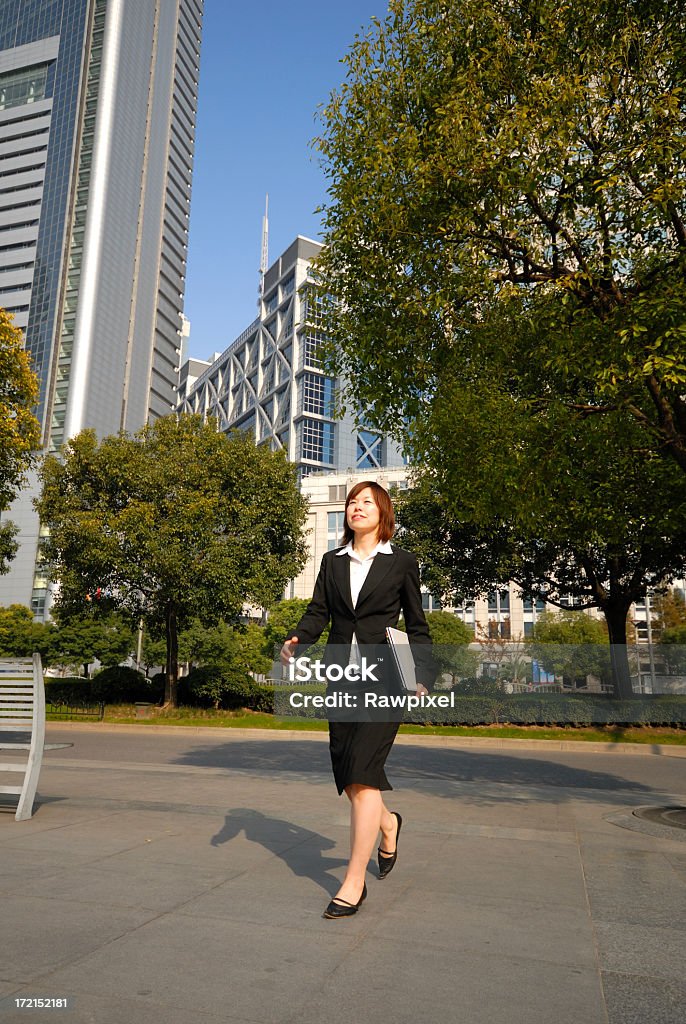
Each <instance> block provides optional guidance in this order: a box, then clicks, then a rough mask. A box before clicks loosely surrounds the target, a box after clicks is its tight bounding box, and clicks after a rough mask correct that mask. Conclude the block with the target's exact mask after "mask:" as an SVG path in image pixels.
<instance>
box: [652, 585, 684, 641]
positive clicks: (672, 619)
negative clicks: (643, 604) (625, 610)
mask: <svg viewBox="0 0 686 1024" xmlns="http://www.w3.org/2000/svg"><path fill="white" fill-rule="evenodd" d="M650 610H651V613H652V615H653V619H652V628H653V631H654V632H655V633H657V634H658V635H659V636H661V635H662V633H663V632H664V631H666V630H669V629H673V628H674V627H678V626H686V599H684V592H683V590H679V589H678V588H677V587H673V588H672V589H671V590H668V591H667V592H666V593H663V594H656V595H655V597H653V598H652V599H651V602H650Z"/></svg>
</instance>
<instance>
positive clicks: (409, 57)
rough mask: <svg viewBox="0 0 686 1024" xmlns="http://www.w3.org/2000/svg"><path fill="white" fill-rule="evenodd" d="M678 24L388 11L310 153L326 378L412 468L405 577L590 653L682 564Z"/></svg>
mask: <svg viewBox="0 0 686 1024" xmlns="http://www.w3.org/2000/svg"><path fill="white" fill-rule="evenodd" d="M685 28H686V11H684V10H683V9H682V8H679V9H678V10H676V11H675V10H674V7H673V5H672V4H671V3H669V2H668V0H588V2H587V3H584V4H579V3H577V2H576V0H526V2H525V0H454V2H452V3H446V2H443V0H392V2H391V3H390V6H389V14H388V17H387V18H386V20H385V21H384V22H383V23H379V22H376V23H375V24H374V25H373V26H372V28H371V29H370V30H369V32H368V33H367V34H366V35H364V36H361V37H360V38H358V40H357V41H356V43H355V45H354V46H353V48H352V49H351V51H350V53H349V55H348V57H347V59H346V64H347V77H346V80H345V82H344V84H343V85H342V86H341V88H340V89H339V90H338V92H337V93H335V94H334V95H333V96H332V98H331V101H330V103H329V104H328V106H327V107H326V108H325V109H324V111H323V115H322V117H323V132H322V135H321V138H320V139H319V140H318V146H319V149H320V151H321V153H322V154H323V162H324V168H325V171H326V172H327V174H328V176H329V197H330V198H329V202H328V204H327V206H326V207H325V210H324V216H325V242H326V246H325V248H324V250H323V251H322V254H321V257H320V258H319V260H318V270H319V274H320V289H321V292H322V294H323V295H324V296H331V297H332V298H333V299H334V300H335V301H334V302H329V303H328V304H327V306H328V314H329V315H328V317H327V323H326V326H327V330H328V331H329V332H330V335H331V338H332V343H331V346H330V354H329V361H330V365H331V367H332V368H333V369H335V370H336V371H337V372H340V373H341V374H342V375H343V376H344V377H345V378H346V379H347V380H348V382H349V385H348V389H347V394H348V397H349V400H350V401H354V403H355V408H359V407H360V406H361V408H362V409H363V410H364V417H365V419H366V420H367V421H368V422H370V423H372V424H373V425H375V426H377V427H380V428H384V429H387V430H389V431H390V432H391V433H394V434H395V435H396V436H398V437H400V438H401V440H402V441H403V443H404V446H405V449H406V451H407V453H408V455H409V456H410V458H411V459H412V461H413V462H414V463H415V464H416V465H420V466H422V467H423V471H424V480H425V484H426V488H428V491H429V498H430V504H429V505H426V503H425V505H424V507H423V508H422V505H421V498H422V496H423V497H427V495H426V492H425V491H420V493H419V499H420V504H419V505H418V506H417V515H418V516H421V514H422V512H424V513H425V514H426V515H427V517H429V518H432V517H433V519H434V523H435V527H436V529H435V530H434V532H433V535H431V533H430V531H429V530H428V529H427V528H426V526H425V524H422V523H421V522H420V520H419V519H418V518H417V516H415V517H414V523H415V526H416V527H417V528H416V530H415V537H416V539H417V543H419V544H420V545H421V544H422V543H424V548H425V550H424V551H421V550H417V549H416V548H415V550H416V551H417V554H418V556H419V557H420V560H421V559H422V557H424V559H425V561H426V562H432V563H433V570H429V571H430V572H431V571H434V570H435V574H437V575H439V576H440V575H441V572H442V574H443V577H444V582H445V579H446V578H447V577H449V579H450V582H451V585H454V588H453V592H454V593H455V592H457V593H463V594H468V595H472V594H474V593H477V592H480V591H481V592H482V591H483V590H484V589H490V588H491V587H492V586H493V585H494V584H496V583H497V582H504V581H505V580H507V579H510V578H511V579H514V580H516V581H517V582H518V583H519V584H520V585H521V586H522V589H523V590H524V591H525V592H526V593H531V594H540V595H541V596H544V597H545V598H546V600H548V601H551V602H556V603H559V604H563V603H564V602H565V601H569V600H570V599H573V600H574V601H575V604H576V605H577V606H580V607H584V606H586V607H590V606H596V607H600V608H602V610H603V612H604V614H605V617H606V620H607V623H608V628H609V632H610V639H611V641H612V645H613V652H614V651H615V648H618V647H620V646H623V645H625V643H626V616H627V611H628V608H629V606H630V604H631V603H632V601H634V600H637V599H638V598H640V597H642V596H643V595H644V594H645V591H646V588H652V587H656V586H660V585H662V584H663V583H664V581H665V580H668V579H669V578H673V577H674V576H676V575H678V574H679V573H680V572H682V571H683V566H684V559H683V551H684V550H685V545H684V537H685V535H686V473H685V471H686V400H685V399H684V394H686V386H685V385H686V323H685V322H684V315H683V311H684V308H685V305H686V301H685V300H686V274H685V273H684V271H685V269H686V230H685V228H684V209H685V196H684V189H685V187H686V165H685V162H684V153H685V147H686V133H685V132H684V109H685V107H684V105H685V103H686V94H685V92H684V85H685V84H686V60H685V59H684V58H685V57H686V31H685ZM422 538H423V540H422ZM439 538H443V550H438V548H439V546H440V544H441V542H440V541H439ZM412 543H413V545H414V540H413V541H412ZM432 589H434V588H433V587H432ZM438 592H441V591H440V588H439V590H438ZM444 592H445V591H444ZM619 654H620V655H621V657H620V662H621V663H618V664H617V665H615V670H616V671H615V683H616V686H617V689H618V692H622V693H626V694H628V693H629V692H630V681H629V672H628V663H627V661H626V657H625V656H624V655H623V654H622V652H619Z"/></svg>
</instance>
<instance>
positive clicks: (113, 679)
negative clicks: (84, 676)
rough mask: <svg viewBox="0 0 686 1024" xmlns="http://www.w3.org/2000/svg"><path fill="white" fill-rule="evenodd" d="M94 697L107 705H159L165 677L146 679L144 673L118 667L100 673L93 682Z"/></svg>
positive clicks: (126, 667) (162, 694) (121, 666)
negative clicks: (147, 703)
mask: <svg viewBox="0 0 686 1024" xmlns="http://www.w3.org/2000/svg"><path fill="white" fill-rule="evenodd" d="M91 686H92V695H93V698H94V699H95V700H96V701H99V700H104V701H105V703H106V704H135V703H136V701H148V702H149V703H151V704H157V703H158V702H159V701H161V700H162V698H163V696H164V676H162V675H159V676H155V677H153V679H146V678H145V676H144V675H143V673H142V672H137V671H136V669H135V668H129V666H127V665H116V666H114V667H112V668H105V669H103V670H102V672H98V674H97V675H95V676H93V679H92V680H91Z"/></svg>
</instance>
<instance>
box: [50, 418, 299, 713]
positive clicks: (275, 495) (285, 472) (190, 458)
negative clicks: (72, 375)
mask: <svg viewBox="0 0 686 1024" xmlns="http://www.w3.org/2000/svg"><path fill="white" fill-rule="evenodd" d="M37 507H38V510H39V513H40V516H41V521H42V522H43V523H44V524H45V525H47V526H48V528H49V537H48V538H47V540H46V544H45V554H46V558H47V559H48V562H49V564H50V566H51V572H52V576H53V578H54V579H57V580H59V583H60V590H59V597H58V604H59V607H60V608H61V609H62V610H64V611H65V612H71V611H73V610H77V611H78V610H81V609H82V608H83V603H84V600H85V597H86V595H87V594H91V593H94V592H96V591H97V590H98V588H100V591H101V593H102V595H103V597H104V599H105V600H107V601H109V602H111V604H112V606H113V607H116V608H117V609H118V610H120V611H122V612H123V613H125V614H126V615H127V616H128V617H129V618H130V620H131V621H132V622H134V623H137V622H138V621H139V619H141V618H142V619H143V620H144V622H145V624H146V626H147V628H148V629H149V630H150V631H151V633H152V635H154V634H155V632H156V630H157V631H159V630H160V629H163V630H164V633H165V639H166V688H165V702H166V703H168V704H172V705H174V704H176V700H177V679H178V637H179V630H180V629H183V628H185V627H186V626H188V625H189V624H190V622H191V621H192V620H193V619H194V618H200V619H201V620H202V621H203V622H204V623H206V624H207V625H211V624H217V623H219V622H220V621H222V620H223V621H224V622H230V621H233V620H236V619H237V618H238V616H239V615H240V613H241V610H242V608H243V605H244V604H245V603H254V604H258V605H268V604H270V603H271V602H272V601H273V600H274V599H275V597H276V596H277V595H278V594H279V593H280V592H281V591H282V590H283V587H284V586H285V584H286V582H287V581H288V579H290V578H292V577H293V576H295V575H296V574H297V573H298V572H299V570H300V569H301V567H302V565H303V563H304V559H305V545H304V541H303V539H302V537H301V530H302V527H303V525H304V521H305V517H306V507H305V502H304V499H303V498H302V496H301V495H300V494H299V492H298V489H297V485H296V480H295V474H294V469H293V467H292V465H290V464H289V463H288V462H287V460H286V458H285V457H284V455H283V453H282V452H272V451H270V450H269V449H268V448H267V447H265V446H260V447H256V446H255V444H254V442H253V439H252V437H251V436H250V435H248V434H245V433H241V432H234V433H233V434H231V435H230V436H227V435H225V434H222V433H219V432H218V431H217V430H216V429H215V427H214V425H213V424H212V423H208V424H203V423H202V421H201V420H200V418H199V417H192V416H184V417H181V418H180V419H178V420H177V419H176V418H174V417H166V418H163V419H160V420H158V421H157V422H155V423H154V424H152V425H150V426H146V427H145V428H143V429H142V430H141V431H139V432H138V433H137V434H135V435H134V436H129V435H127V434H120V435H118V436H113V437H107V438H105V439H104V440H103V441H102V442H101V443H98V441H97V439H96V437H95V434H94V433H93V432H92V431H83V432H82V433H81V434H79V435H78V436H77V437H76V438H74V439H73V440H71V441H70V442H69V443H68V444H67V445H66V446H65V448H64V450H63V452H62V456H61V458H60V459H59V460H58V459H56V458H48V459H46V461H45V464H44V468H43V492H42V495H41V498H40V499H39V501H38V503H37Z"/></svg>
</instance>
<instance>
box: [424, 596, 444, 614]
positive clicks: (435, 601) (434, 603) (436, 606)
mask: <svg viewBox="0 0 686 1024" xmlns="http://www.w3.org/2000/svg"><path fill="white" fill-rule="evenodd" d="M422 608H423V609H424V611H425V612H440V611H441V609H442V608H443V605H442V604H441V601H440V599H439V598H438V597H437V596H436V595H435V594H425V593H422Z"/></svg>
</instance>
